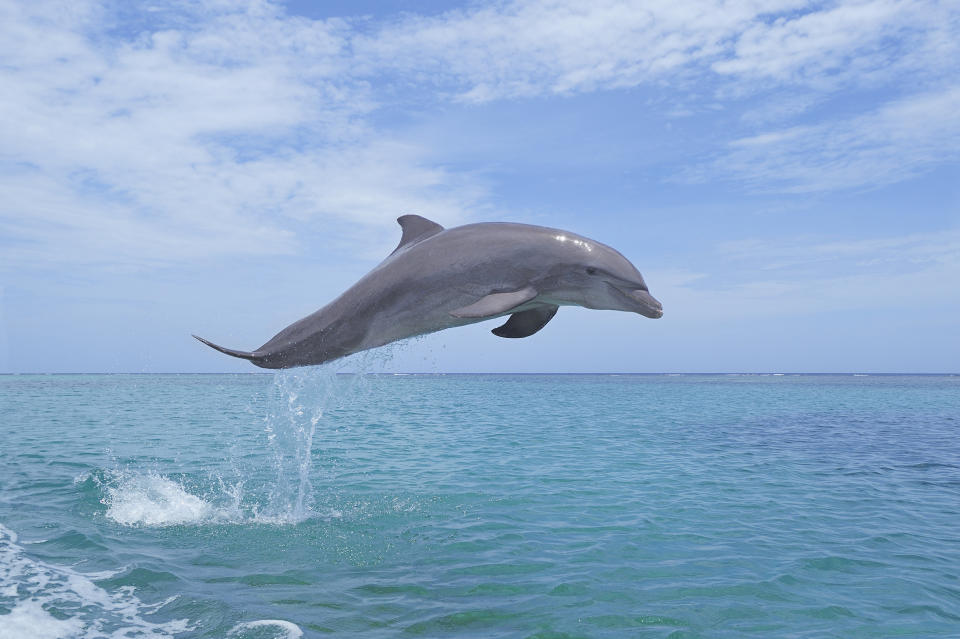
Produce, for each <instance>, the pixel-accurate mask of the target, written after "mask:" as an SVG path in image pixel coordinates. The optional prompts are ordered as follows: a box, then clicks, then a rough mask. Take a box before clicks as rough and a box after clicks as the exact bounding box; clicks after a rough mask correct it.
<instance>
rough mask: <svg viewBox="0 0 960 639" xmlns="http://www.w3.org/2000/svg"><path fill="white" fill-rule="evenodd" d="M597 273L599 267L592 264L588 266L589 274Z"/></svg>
mask: <svg viewBox="0 0 960 639" xmlns="http://www.w3.org/2000/svg"><path fill="white" fill-rule="evenodd" d="M596 274H597V269H595V268H593V267H592V266H588V267H587V275H596Z"/></svg>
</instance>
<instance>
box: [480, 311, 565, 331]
mask: <svg viewBox="0 0 960 639" xmlns="http://www.w3.org/2000/svg"><path fill="white" fill-rule="evenodd" d="M559 308H560V307H559V306H555V305H553V304H544V305H543V306H538V307H536V308H531V309H530V310H528V311H520V312H519V313H514V314H513V315H511V316H510V319H508V320H507V323H506V324H504V325H503V326H498V327H497V328H495V329H493V330H492V331H490V332H491V333H493V334H494V335H496V336H497V337H530V336H531V335H533V334H534V333H536V332H537V331H539V330H540V329H541V328H543V327H544V326H546V325H547V322H549V321H550V320H552V319H553V316H554V315H556V314H557V309H559Z"/></svg>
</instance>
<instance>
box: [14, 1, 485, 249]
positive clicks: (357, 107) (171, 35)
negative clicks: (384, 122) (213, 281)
mask: <svg viewBox="0 0 960 639" xmlns="http://www.w3.org/2000/svg"><path fill="white" fill-rule="evenodd" d="M211 7H213V8H211ZM195 11H196V13H195V14H194V15H191V16H189V17H192V18H194V21H192V22H191V21H188V24H187V25H175V26H168V27H166V28H165V29H164V30H160V31H154V32H145V33H142V34H139V35H136V36H130V37H118V36H116V35H114V34H111V33H108V32H105V31H104V26H105V25H106V24H108V23H109V20H108V16H106V15H104V13H103V12H102V11H101V10H99V9H98V8H97V6H96V5H94V4H89V5H82V4H73V3H70V4H68V5H63V6H60V5H55V4H43V3H40V4H30V5H27V4H10V3H8V4H5V5H4V7H3V12H4V15H2V16H0V58H2V59H4V61H5V63H4V65H3V66H2V67H0V83H2V86H3V87H4V90H3V91H2V92H0V167H2V170H0V190H2V192H3V194H4V197H3V200H4V205H3V209H2V210H0V229H2V234H3V238H4V240H5V243H6V244H8V245H9V250H4V252H3V253H4V261H5V262H6V263H7V264H10V265H17V264H19V265H20V266H21V267H22V266H24V265H26V264H30V263H33V262H36V261H44V260H46V261H50V262H52V263H62V262H84V263H101V262H111V261H112V262H115V263H146V264H156V263H163V262H171V261H177V260H182V259H196V258H198V257H209V256H217V255H224V254H241V255H248V254H254V255H257V254H276V253H289V252H293V251H295V250H297V239H296V238H295V237H294V233H293V231H292V229H293V228H295V227H296V226H297V224H298V223H301V222H304V221H310V220H314V221H316V220H322V221H325V222H326V223H328V224H329V223H331V222H336V221H338V220H339V221H340V222H354V223H360V224H363V225H369V226H374V227H384V226H386V225H391V224H392V219H393V218H394V217H396V216H397V215H399V214H401V213H402V212H404V211H411V210H415V211H420V212H423V213H425V214H432V215H436V216H438V217H440V218H441V219H446V220H451V221H455V220H457V219H458V218H459V217H460V216H462V212H463V211H464V210H465V209H469V208H470V207H471V206H472V205H473V204H474V203H475V201H476V200H477V199H478V197H479V195H480V194H481V193H482V191H481V190H480V189H479V187H476V186H474V185H473V184H472V183H471V181H470V179H469V177H463V176H452V175H450V174H449V173H448V172H446V171H444V170H443V169H441V168H437V167H434V166H431V165H429V164H428V163H426V162H424V161H423V153H422V151H421V150H420V149H417V148H416V147H413V146H410V145H400V144H397V143H391V142H390V141H389V139H388V138H383V137H382V136H378V135H375V131H373V130H372V129H371V127H370V126H369V124H368V123H367V121H366V117H367V115H368V114H369V112H370V111H371V109H372V108H374V106H375V105H374V102H373V99H372V97H371V96H370V91H369V88H368V87H367V86H366V85H365V84H364V83H363V82H360V81H357V80H355V79H353V78H352V77H351V74H350V73H349V72H348V70H347V67H348V66H349V65H348V62H347V59H346V58H345V56H344V53H343V48H344V47H345V46H346V43H347V40H346V38H345V35H344V33H343V31H344V28H345V27H344V25H343V23H342V22H340V21H327V22H319V21H310V20H302V19H292V18H288V17H286V16H284V15H283V14H282V13H281V12H280V11H279V10H278V9H277V8H276V7H274V6H272V5H269V4H266V3H259V2H252V3H249V4H248V5H247V6H246V7H243V6H239V5H233V4H225V5H222V6H219V7H215V6H213V5H202V6H200V7H197V8H195ZM173 22H174V23H176V22H177V21H173ZM392 230H393V229H391V231H392Z"/></svg>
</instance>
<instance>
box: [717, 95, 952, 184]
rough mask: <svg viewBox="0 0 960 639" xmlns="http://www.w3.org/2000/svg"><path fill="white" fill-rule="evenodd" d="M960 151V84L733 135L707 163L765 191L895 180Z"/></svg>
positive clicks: (917, 171)
mask: <svg viewBox="0 0 960 639" xmlns="http://www.w3.org/2000/svg"><path fill="white" fill-rule="evenodd" d="M958 158H960V86H953V87H949V88H947V89H945V90H942V91H937V92H930V93H923V94H917V95H912V96H910V97H908V98H903V99H900V100H897V101H893V102H890V103H887V104H885V105H883V106H881V107H879V108H877V109H875V110H873V111H871V112H868V113H863V114H860V115H857V116H854V117H848V118H845V119H840V120H834V121H829V122H825V123H821V124H815V125H807V126H797V127H791V128H788V129H784V130H780V131H771V132H767V133H762V134H758V135H755V136H751V137H748V138H741V139H739V140H734V141H733V142H731V143H730V145H729V148H728V150H727V152H725V153H724V154H722V155H721V156H720V157H719V158H718V159H717V160H716V162H715V163H713V164H712V165H710V166H709V167H708V169H707V170H708V171H709V174H711V175H714V174H720V175H724V174H725V175H728V176H733V177H736V178H739V179H743V180H745V181H747V182H748V183H750V184H752V185H753V186H754V187H755V188H757V189H760V190H774V189H776V190H779V191H786V192H795V193H801V192H808V191H820V190H831V189H838V188H850V187H867V188H870V187H875V186H882V185H886V184H891V183H895V182H899V181H902V180H906V179H909V178H912V177H914V176H916V175H917V174H918V173H920V172H922V171H923V170H925V169H927V168H928V167H929V166H930V165H933V164H937V163H943V162H952V161H956V160H957V159H958ZM701 171H702V169H701ZM702 175H703V174H702V173H701V179H702Z"/></svg>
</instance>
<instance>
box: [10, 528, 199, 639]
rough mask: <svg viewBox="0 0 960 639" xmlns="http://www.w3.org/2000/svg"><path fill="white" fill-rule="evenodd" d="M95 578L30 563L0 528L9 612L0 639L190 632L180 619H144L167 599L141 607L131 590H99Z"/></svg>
mask: <svg viewBox="0 0 960 639" xmlns="http://www.w3.org/2000/svg"><path fill="white" fill-rule="evenodd" d="M99 576H100V575H90V574H83V573H80V572H77V571H75V570H73V569H72V568H68V567H65V566H55V565H53V564H48V563H46V562H43V561H39V560H36V559H32V558H31V557H29V556H28V555H27V553H26V552H25V551H24V549H23V547H22V546H20V545H19V544H18V543H17V535H16V533H14V532H13V531H12V530H10V529H8V528H7V527H5V526H4V525H3V524H0V584H3V588H2V589H0V605H3V606H4V607H6V608H9V609H10V614H6V615H0V639H24V638H26V637H30V638H33V639H67V638H70V639H93V638H94V637H96V638H101V637H110V638H116V639H120V638H124V637H136V636H150V637H158V638H159V637H175V636H176V635H177V634H180V633H183V632H186V631H187V630H190V626H189V624H188V623H187V620H185V619H178V620H174V621H167V622H160V623H155V622H152V621H148V620H147V619H144V615H149V614H151V613H154V612H156V611H157V610H158V609H159V608H161V607H162V606H164V605H165V604H167V603H168V602H169V601H172V599H170V600H167V601H163V602H160V603H157V604H145V603H144V602H142V601H140V599H138V598H137V597H136V596H135V595H134V594H133V589H132V588H121V589H120V590H119V591H117V592H113V593H111V592H107V591H106V590H104V589H103V588H100V587H99V586H97V585H96V584H95V583H94V582H93V581H92V580H93V579H94V578H98V577H99ZM53 609H55V610H56V611H57V615H56V616H54V615H53V614H52V613H51V610H53Z"/></svg>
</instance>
